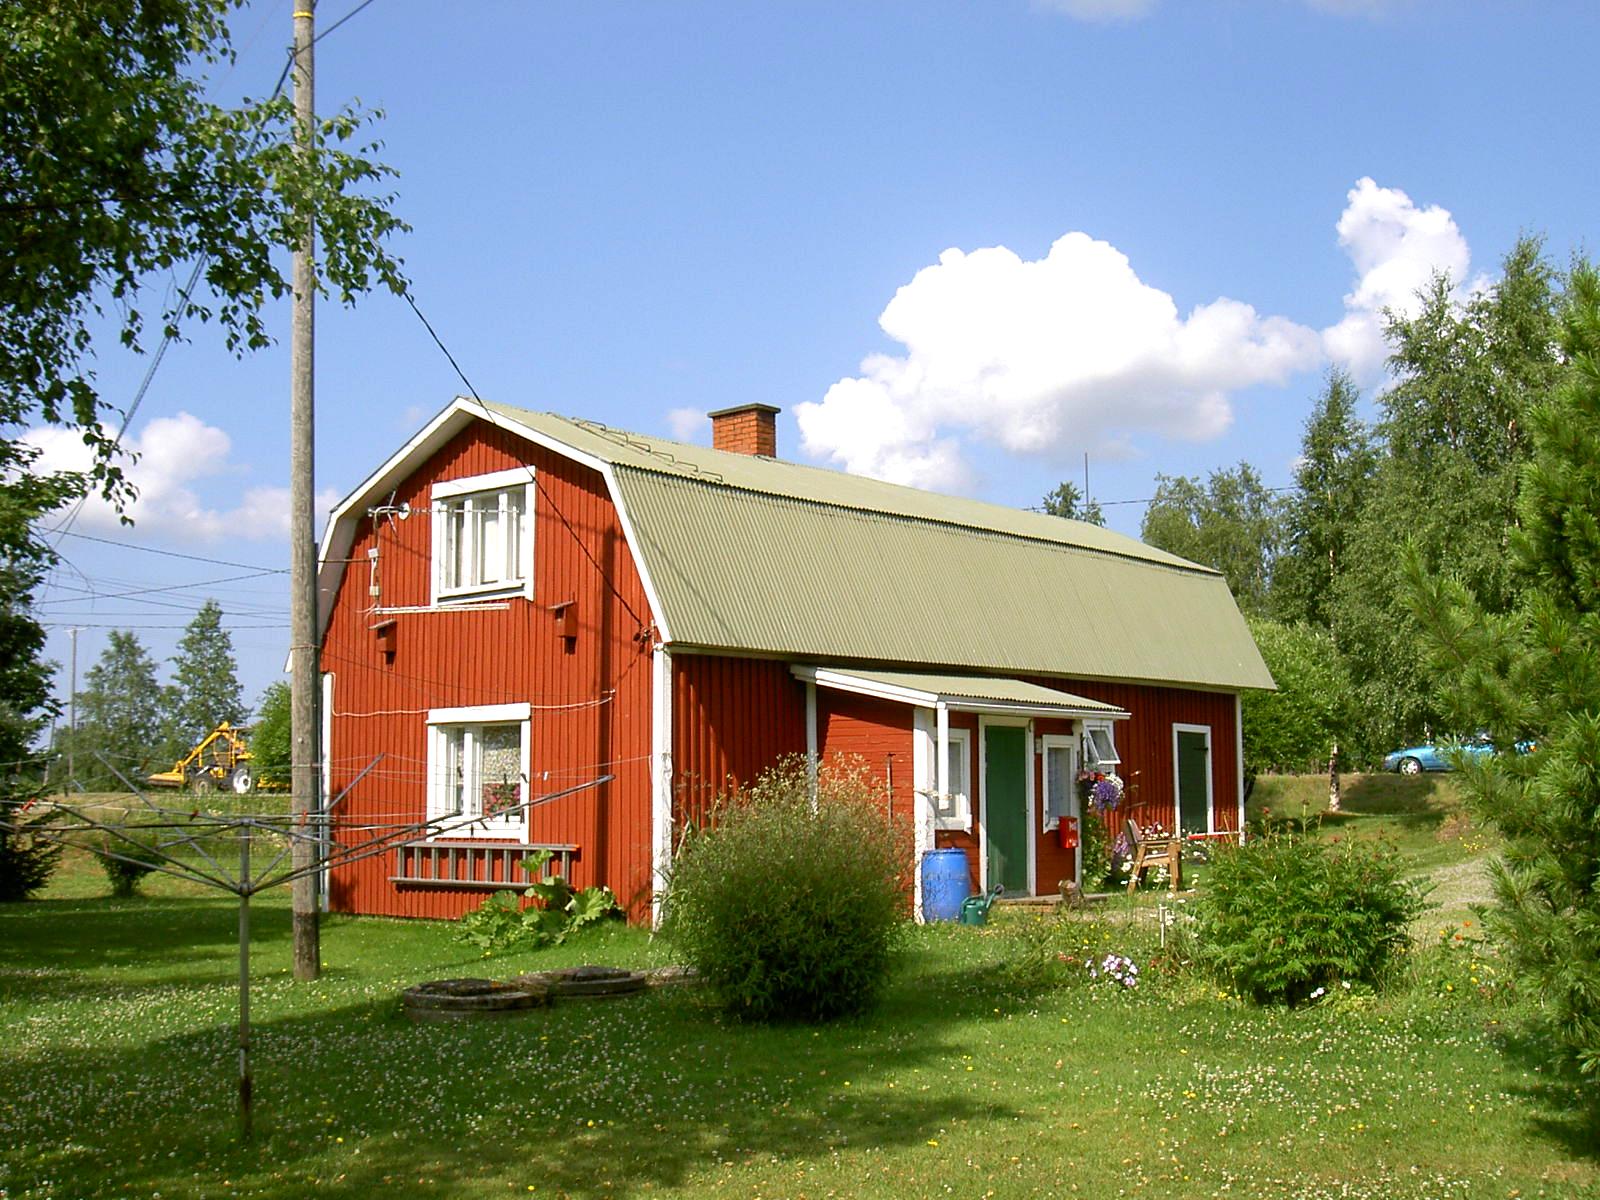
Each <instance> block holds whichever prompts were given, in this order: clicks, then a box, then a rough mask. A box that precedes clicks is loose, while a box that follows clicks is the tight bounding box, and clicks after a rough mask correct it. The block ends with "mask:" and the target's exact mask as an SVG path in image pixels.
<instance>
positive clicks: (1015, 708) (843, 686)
mask: <svg viewBox="0 0 1600 1200" xmlns="http://www.w3.org/2000/svg"><path fill="white" fill-rule="evenodd" d="M793 670H794V674H795V676H796V677H797V678H799V679H801V680H804V681H805V682H807V683H814V684H816V685H817V686H818V687H825V688H832V689H834V690H836V691H841V692H856V693H857V694H859V695H863V696H876V697H878V698H879V699H881V700H897V701H899V702H900V703H902V704H910V705H912V706H914V707H916V708H931V709H934V710H936V711H937V710H941V709H943V710H945V711H951V710H953V711H956V712H976V713H994V714H1003V715H1006V716H1019V717H1061V718H1063V719H1065V720H1082V719H1085V718H1089V719H1094V720H1101V721H1125V720H1127V719H1128V712H1127V710H1126V709H1122V708H1118V707H1117V706H1116V705H1115V704H1106V703H1104V702H1102V701H1099V700H1091V699H1089V698H1088V697H1087V696H1075V695H1073V694H1072V693H1071V692H1062V691H1057V690H1056V689H1055V688H1047V687H1041V686H1040V685H1039V684H1037V683H1027V682H1024V681H1023V680H1021V679H991V678H988V677H986V676H982V675H938V674H929V673H927V672H923V671H864V670H860V669H859V668H856V667H806V666H797V667H794V668H793Z"/></svg>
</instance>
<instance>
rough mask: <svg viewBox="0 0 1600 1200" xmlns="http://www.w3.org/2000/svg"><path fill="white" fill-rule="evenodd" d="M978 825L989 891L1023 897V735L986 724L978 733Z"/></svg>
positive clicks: (1011, 728) (1025, 891)
mask: <svg viewBox="0 0 1600 1200" xmlns="http://www.w3.org/2000/svg"><path fill="white" fill-rule="evenodd" d="M983 758H984V766H983V823H984V832H985V834H986V835H987V837H988V847H989V849H988V865H989V886H990V887H991V888H992V887H994V885H995V884H997V883H998V884H1003V885H1004V887H1005V889H1006V895H1008V896H1026V895H1027V894H1028V775H1027V771H1028V731H1027V729H1025V728H1024V727H1023V726H1021V725H987V726H985V727H984V731H983Z"/></svg>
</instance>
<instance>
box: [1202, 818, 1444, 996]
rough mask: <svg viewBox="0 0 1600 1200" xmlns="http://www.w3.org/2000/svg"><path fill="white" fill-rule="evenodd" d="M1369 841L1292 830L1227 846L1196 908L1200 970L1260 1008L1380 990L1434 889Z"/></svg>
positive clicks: (1218, 852) (1219, 850) (1222, 848)
mask: <svg viewBox="0 0 1600 1200" xmlns="http://www.w3.org/2000/svg"><path fill="white" fill-rule="evenodd" d="M1400 868H1401V864H1400V863H1399V862H1398V856H1397V855H1396V854H1395V853H1394V851H1392V850H1391V849H1389V848H1387V847H1385V846H1382V845H1379V844H1374V843H1370V842H1355V841H1344V842H1339V841H1337V840H1332V841H1325V840H1322V839H1320V838H1317V837H1311V836H1304V835H1297V834H1293V833H1288V832H1280V833H1272V834H1269V835H1268V836H1266V837H1262V838H1259V839H1256V840H1253V841H1250V842H1247V843H1246V844H1245V845H1243V846H1228V845H1224V846H1219V847H1218V848H1217V850H1216V853H1215V855H1214V858H1213V861H1212V864H1211V870H1210V873H1209V874H1208V876H1207V878H1206V889H1205V891H1204V893H1203V894H1202V895H1201V896H1200V897H1199V898H1198V899H1197V901H1196V902H1195V904H1194V905H1193V906H1192V911H1193V914H1194V917H1195V922H1196V923H1195V926H1194V932H1195V935H1196V945H1195V953H1196V956H1197V958H1198V959H1199V961H1200V962H1202V963H1203V964H1205V965H1206V966H1207V967H1209V968H1210V969H1211V970H1212V971H1214V972H1215V973H1216V974H1217V975H1219V976H1221V977H1222V978H1223V979H1224V980H1226V981H1227V982H1228V983H1229V984H1231V985H1232V986H1233V987H1234V988H1235V989H1236V990H1237V991H1238V992H1239V993H1240V994H1241V995H1243V996H1247V997H1250V998H1251V999H1253V1000H1255V1001H1256V1002H1258V1003H1263V1004H1266V1003H1285V1004H1299V1003H1301V1002H1302V1001H1305V1000H1308V999H1310V998H1311V996H1312V993H1314V992H1317V990H1318V989H1319V988H1320V989H1324V990H1326V989H1328V988H1331V987H1336V986H1338V985H1340V984H1341V983H1364V984H1367V985H1369V986H1376V985H1377V984H1378V983H1379V982H1380V978H1381V976H1382V975H1383V973H1384V969H1385V968H1386V967H1387V966H1388V965H1389V964H1390V962H1391V961H1392V960H1393V957H1394V956H1395V954H1396V953H1397V952H1399V951H1400V950H1401V949H1402V948H1403V947H1405V946H1406V945H1407V944H1408V941H1409V933H1408V927H1409V925H1410V923H1411V922H1412V921H1413V920H1414V919H1415V918H1416V917H1417V916H1418V915H1419V914H1420V913H1421V912H1422V910H1423V909H1424V907H1426V904H1425V896H1426V888H1425V887H1424V886H1423V885H1421V884H1420V883H1418V882H1416V881H1414V880H1409V879H1406V878H1403V877H1402V875H1401V869H1400Z"/></svg>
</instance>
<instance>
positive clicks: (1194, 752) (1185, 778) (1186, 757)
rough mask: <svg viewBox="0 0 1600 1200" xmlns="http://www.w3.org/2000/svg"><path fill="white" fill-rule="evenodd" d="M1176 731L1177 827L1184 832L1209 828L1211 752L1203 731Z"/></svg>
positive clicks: (1207, 829)
mask: <svg viewBox="0 0 1600 1200" xmlns="http://www.w3.org/2000/svg"><path fill="white" fill-rule="evenodd" d="M1177 732H1178V828H1179V829H1180V830H1182V831H1183V832H1184V833H1207V832H1209V831H1210V826H1211V822H1210V814H1209V813H1208V812H1207V811H1206V807H1207V802H1208V800H1209V799H1210V791H1211V789H1210V787H1209V786H1208V785H1209V783H1210V780H1211V751H1210V749H1209V748H1208V747H1207V745H1206V743H1207V741H1209V738H1208V737H1207V736H1206V735H1205V734H1204V733H1197V732H1194V731H1191V730H1188V729H1180V730H1178V731H1177Z"/></svg>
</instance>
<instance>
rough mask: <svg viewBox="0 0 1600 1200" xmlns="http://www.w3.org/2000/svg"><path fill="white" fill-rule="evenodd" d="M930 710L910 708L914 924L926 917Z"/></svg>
mask: <svg viewBox="0 0 1600 1200" xmlns="http://www.w3.org/2000/svg"><path fill="white" fill-rule="evenodd" d="M933 742H934V737H933V712H932V710H930V709H926V708H916V709H913V710H912V722H911V794H912V797H913V798H914V806H913V809H912V833H913V844H912V850H911V852H912V854H913V855H914V856H915V857H914V859H913V861H912V864H911V865H912V881H911V886H912V894H911V911H912V913H913V915H914V916H915V917H916V919H917V922H918V924H920V923H921V922H922V921H924V920H925V919H926V918H925V916H924V915H923V912H922V856H923V855H924V854H926V853H927V852H928V851H929V850H932V849H933V842H934V837H933V815H934V805H933V797H932V796H930V795H929V794H928V793H929V792H930V791H931V790H932V789H933V787H934V786H935V781H934V773H933V770H932V767H933Z"/></svg>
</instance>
